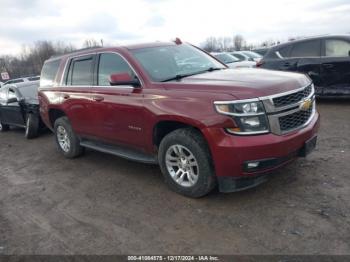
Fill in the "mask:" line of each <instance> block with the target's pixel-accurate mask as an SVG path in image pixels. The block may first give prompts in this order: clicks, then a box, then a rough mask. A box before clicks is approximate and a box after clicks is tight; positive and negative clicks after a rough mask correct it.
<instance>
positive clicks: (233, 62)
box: [211, 52, 256, 68]
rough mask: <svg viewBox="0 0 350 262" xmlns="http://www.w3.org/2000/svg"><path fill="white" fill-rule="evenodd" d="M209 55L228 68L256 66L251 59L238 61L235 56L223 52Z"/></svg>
mask: <svg viewBox="0 0 350 262" xmlns="http://www.w3.org/2000/svg"><path fill="white" fill-rule="evenodd" d="M211 55H212V56H214V57H215V58H216V59H218V60H219V61H220V62H222V63H224V64H226V65H227V66H228V67H230V68H253V67H255V66H256V63H255V62H253V61H240V60H239V59H238V58H237V57H235V56H233V55H231V54H229V53H225V52H223V53H211Z"/></svg>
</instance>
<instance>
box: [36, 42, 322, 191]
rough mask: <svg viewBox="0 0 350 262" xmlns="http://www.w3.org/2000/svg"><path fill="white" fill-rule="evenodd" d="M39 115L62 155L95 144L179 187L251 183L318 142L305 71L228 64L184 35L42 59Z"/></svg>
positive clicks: (77, 152) (235, 186) (245, 185)
mask: <svg viewBox="0 0 350 262" xmlns="http://www.w3.org/2000/svg"><path fill="white" fill-rule="evenodd" d="M39 101H40V110H41V116H42V119H43V121H44V122H45V123H46V125H47V126H48V127H49V128H51V129H52V130H53V131H54V132H55V139H56V142H57V146H58V149H59V150H60V151H61V152H62V154H63V155H64V156H66V157H68V158H73V157H77V156H79V155H80V154H82V153H83V151H84V148H92V149H95V150H99V151H102V152H106V153H111V154H114V155H117V156H121V157H125V158H127V159H131V160H136V161H140V162H144V163H152V164H159V165H160V168H161V170H162V173H163V175H164V178H165V181H166V183H167V184H168V185H169V186H170V187H171V188H172V189H173V190H175V191H176V192H179V193H181V194H184V195H187V196H191V197H200V196H203V195H205V194H207V193H208V192H210V191H211V190H212V189H213V188H214V187H215V185H216V184H218V186H219V190H220V191H221V192H233V191H237V190H242V189H246V188H250V187H253V186H255V185H258V184H259V183H261V182H263V181H265V180H266V177H267V174H269V173H271V171H273V170H275V169H277V168H279V167H281V166H283V165H285V164H286V163H288V162H290V161H291V160H293V159H295V158H296V157H298V156H305V155H306V154H308V153H309V152H310V151H311V150H312V149H313V148H314V147H315V145H316V134H317V129H318V126H319V114H318V113H317V111H316V108H315V97H314V87H313V84H312V82H311V81H310V79H309V78H308V77H306V76H305V75H302V74H296V73H286V72H277V71H269V70H264V69H228V68H227V67H226V66H225V65H223V64H222V63H220V62H219V61H218V60H216V59H215V58H213V57H212V56H210V55H208V54H207V53H205V52H204V51H202V50H200V49H199V48H197V47H194V46H192V45H189V44H183V43H181V42H179V41H177V42H176V43H152V44H143V45H131V46H124V47H113V48H96V49H89V50H83V51H79V52H75V53H71V54H67V55H63V56H60V57H54V58H52V59H50V60H48V61H46V62H45V65H44V67H43V70H42V73H41V87H40V90H39Z"/></svg>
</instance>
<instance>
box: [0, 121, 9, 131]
mask: <svg viewBox="0 0 350 262" xmlns="http://www.w3.org/2000/svg"><path fill="white" fill-rule="evenodd" d="M9 129H10V126H9V125H6V124H3V123H2V122H1V119H0V132H6V131H8V130H9Z"/></svg>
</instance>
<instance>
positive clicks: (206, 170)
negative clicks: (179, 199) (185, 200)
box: [158, 128, 216, 197]
mask: <svg viewBox="0 0 350 262" xmlns="http://www.w3.org/2000/svg"><path fill="white" fill-rule="evenodd" d="M158 158H159V164H160V168H161V170H162V173H163V176H164V179H165V182H166V183H167V184H168V185H169V187H170V188H171V189H172V190H174V191H175V192H177V193H180V194H182V195H185V196H189V197H201V196H204V195H206V194H208V193H209V192H210V191H211V190H212V189H213V188H214V187H215V184H216V179H215V174H214V168H213V164H212V159H211V156H210V152H209V148H208V145H207V143H206V141H205V140H204V138H203V136H202V135H201V134H200V133H199V132H198V131H196V130H194V129H191V128H184V129H178V130H175V131H173V132H171V133H170V134H168V135H166V136H165V137H164V139H163V140H162V141H161V144H160V147H159V153H158Z"/></svg>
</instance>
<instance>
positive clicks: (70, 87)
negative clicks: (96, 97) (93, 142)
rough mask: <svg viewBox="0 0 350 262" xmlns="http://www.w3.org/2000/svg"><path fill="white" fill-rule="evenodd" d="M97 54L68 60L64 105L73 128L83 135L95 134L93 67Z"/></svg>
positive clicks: (63, 91) (63, 97)
mask: <svg viewBox="0 0 350 262" xmlns="http://www.w3.org/2000/svg"><path fill="white" fill-rule="evenodd" d="M94 61H95V54H89V55H83V56H79V57H75V58H73V59H71V60H70V61H69V62H68V71H67V72H66V73H65V78H64V79H65V80H64V83H63V84H64V86H63V87H62V88H61V90H62V98H61V99H62V107H63V109H64V112H65V113H66V114H67V116H68V118H69V121H70V122H71V125H72V127H73V130H74V131H75V132H76V133H77V134H79V135H81V136H90V135H94V134H95V132H94V129H95V127H94V125H93V124H92V119H93V115H92V113H93V112H92V111H91V107H92V103H93V99H92V98H93V94H92V93H91V91H92V85H93V67H94Z"/></svg>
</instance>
